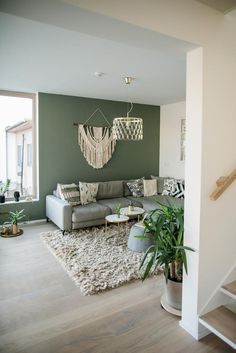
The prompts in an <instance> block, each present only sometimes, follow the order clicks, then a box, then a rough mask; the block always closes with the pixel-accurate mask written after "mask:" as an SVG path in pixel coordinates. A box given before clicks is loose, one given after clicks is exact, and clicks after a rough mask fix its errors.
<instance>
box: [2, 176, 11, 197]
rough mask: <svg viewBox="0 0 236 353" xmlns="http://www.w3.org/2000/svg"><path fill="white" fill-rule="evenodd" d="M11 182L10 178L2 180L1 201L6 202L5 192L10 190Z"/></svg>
mask: <svg viewBox="0 0 236 353" xmlns="http://www.w3.org/2000/svg"><path fill="white" fill-rule="evenodd" d="M10 184H11V180H10V179H7V180H6V181H5V182H3V181H0V203H4V202H5V201H6V198H5V193H6V192H7V191H8V190H9V187H10Z"/></svg>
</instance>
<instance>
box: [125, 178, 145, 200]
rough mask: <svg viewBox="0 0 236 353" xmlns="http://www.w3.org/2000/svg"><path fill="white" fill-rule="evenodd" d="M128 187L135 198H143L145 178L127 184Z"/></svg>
mask: <svg viewBox="0 0 236 353" xmlns="http://www.w3.org/2000/svg"><path fill="white" fill-rule="evenodd" d="M127 185H128V188H129V189H130V191H131V192H132V195H133V196H134V197H142V196H143V195H144V190H143V178H142V179H136V180H134V181H132V182H130V183H127Z"/></svg>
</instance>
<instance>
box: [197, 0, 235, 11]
mask: <svg viewBox="0 0 236 353" xmlns="http://www.w3.org/2000/svg"><path fill="white" fill-rule="evenodd" d="M196 1H198V2H201V3H202V4H204V5H207V6H210V7H212V8H213V9H215V10H217V11H220V12H223V13H228V12H229V11H231V10H233V9H235V8H236V0H196Z"/></svg>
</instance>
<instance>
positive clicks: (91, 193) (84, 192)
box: [79, 182, 98, 205]
mask: <svg viewBox="0 0 236 353" xmlns="http://www.w3.org/2000/svg"><path fill="white" fill-rule="evenodd" d="M79 189H80V200H81V204H82V205H87V204H88V203H92V202H96V196H97V192H98V183H81V182H80V183H79Z"/></svg>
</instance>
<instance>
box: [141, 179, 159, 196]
mask: <svg viewBox="0 0 236 353" xmlns="http://www.w3.org/2000/svg"><path fill="white" fill-rule="evenodd" d="M143 189H144V196H155V195H157V182H156V180H155V179H153V180H144V181H143Z"/></svg>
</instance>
